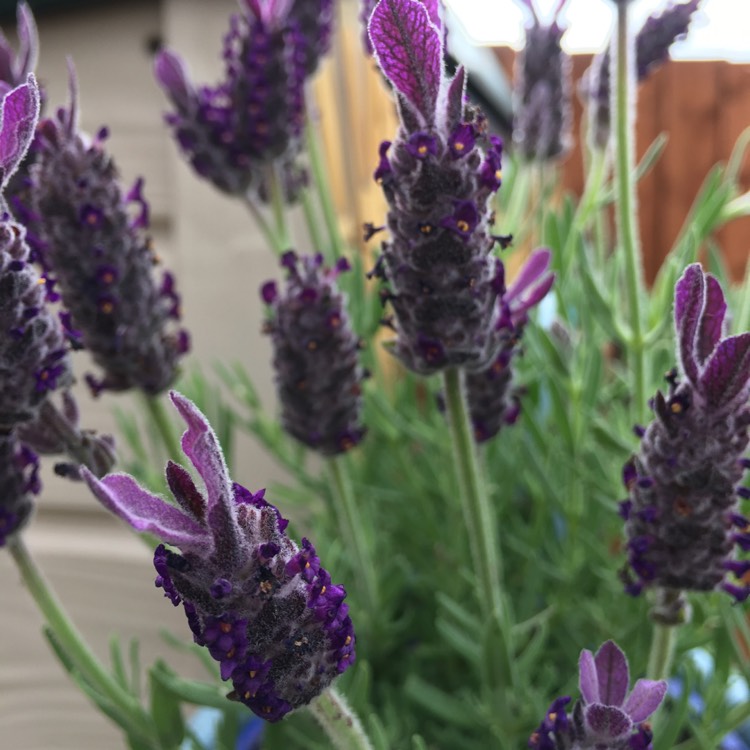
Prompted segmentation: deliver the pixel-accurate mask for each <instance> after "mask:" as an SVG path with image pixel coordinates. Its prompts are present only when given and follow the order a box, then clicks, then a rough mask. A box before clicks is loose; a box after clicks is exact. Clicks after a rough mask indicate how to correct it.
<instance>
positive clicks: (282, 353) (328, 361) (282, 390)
mask: <svg viewBox="0 0 750 750" xmlns="http://www.w3.org/2000/svg"><path fill="white" fill-rule="evenodd" d="M322 262H323V259H322V257H321V256H319V255H316V256H312V257H310V256H307V257H303V258H301V259H300V258H297V256H296V255H295V254H294V253H292V252H289V253H286V254H285V255H284V257H283V259H282V265H283V266H285V267H286V268H287V270H288V279H287V285H286V290H285V291H284V293H283V294H281V293H280V292H279V290H278V289H277V287H276V284H275V283H274V282H268V283H266V284H264V285H263V288H262V290H261V294H262V297H263V301H264V302H266V304H268V305H269V307H270V310H271V317H270V319H269V321H268V322H267V324H266V330H267V332H268V333H269V334H270V335H271V340H272V342H273V350H274V358H273V365H274V370H275V373H276V386H277V389H278V394H279V401H280V402H281V422H282V424H283V426H284V428H285V429H286V431H287V432H289V433H290V434H291V435H293V436H294V437H295V438H296V439H297V440H299V441H301V442H302V443H304V444H305V445H308V446H309V447H311V448H313V449H315V450H317V451H320V452H321V453H323V454H325V455H335V454H337V453H342V452H344V451H346V450H349V449H350V448H353V447H354V446H355V445H356V444H357V443H359V442H360V440H362V438H363V437H364V434H365V430H364V428H363V426H362V424H361V421H360V420H361V411H362V397H361V393H362V385H361V383H362V379H363V375H364V373H363V370H362V367H361V366H360V364H359V348H360V343H359V339H358V338H357V336H355V335H354V333H353V331H352V328H351V325H350V323H349V317H348V315H347V312H346V305H345V298H344V295H343V294H342V293H341V292H340V291H339V290H338V288H337V286H336V278H337V276H338V275H339V273H340V272H341V271H344V270H348V268H349V264H348V263H347V262H346V261H345V260H341V261H339V263H338V264H337V265H336V267H335V268H333V269H327V268H324V267H323V265H322Z"/></svg>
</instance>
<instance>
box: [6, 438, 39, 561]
mask: <svg viewBox="0 0 750 750" xmlns="http://www.w3.org/2000/svg"><path fill="white" fill-rule="evenodd" d="M40 487H41V485H40V483H39V459H38V458H37V456H36V454H35V453H34V451H32V450H31V449H30V448H28V447H27V446H25V445H23V444H22V443H20V442H19V441H18V439H17V438H16V436H15V434H14V432H13V431H11V432H9V433H7V434H3V433H0V547H3V546H5V543H6V542H7V541H8V538H9V537H10V536H11V535H12V534H15V533H16V532H17V531H20V530H21V529H22V528H23V526H24V525H25V524H26V522H27V521H28V520H29V518H30V517H31V513H32V510H33V507H34V506H33V502H32V499H31V496H32V495H35V494H37V493H38V492H39V490H40Z"/></svg>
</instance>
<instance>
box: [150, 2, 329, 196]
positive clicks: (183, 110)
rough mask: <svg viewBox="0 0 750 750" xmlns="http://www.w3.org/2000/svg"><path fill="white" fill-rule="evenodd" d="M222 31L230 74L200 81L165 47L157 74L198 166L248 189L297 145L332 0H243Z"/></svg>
mask: <svg viewBox="0 0 750 750" xmlns="http://www.w3.org/2000/svg"><path fill="white" fill-rule="evenodd" d="M241 5H242V13H240V14H235V15H233V16H232V18H231V20H230V27H229V31H228V32H227V34H226V36H225V38H224V50H223V58H224V61H225V78H224V80H223V81H222V82H220V83H219V84H217V85H216V86H201V87H196V86H194V85H193V84H192V83H191V82H190V80H189V76H188V71H187V68H186V66H185V63H184V62H183V60H182V59H181V58H180V57H179V56H178V55H176V54H174V53H172V52H169V51H165V52H162V53H161V54H160V55H159V57H158V58H157V60H156V67H155V72H156V78H157V80H158V81H159V83H160V84H161V86H162V88H163V89H164V91H165V93H166V94H167V96H168V97H169V98H170V100H171V102H172V104H173V106H174V108H175V111H174V112H173V113H172V114H170V115H168V117H167V122H168V123H169V124H170V125H171V126H172V128H173V130H174V133H175V137H176V139H177V141H178V143H179V144H180V147H181V148H182V150H183V152H184V153H185V155H186V156H187V158H188V160H189V161H190V163H191V165H192V166H193V168H194V169H195V171H196V172H197V173H198V174H199V175H200V176H201V177H203V178H205V179H207V180H209V181H210V182H212V183H213V184H214V185H215V186H216V187H217V188H219V189H220V190H222V191H224V192H226V193H230V194H232V195H245V194H246V193H247V191H248V190H249V189H251V188H253V189H255V188H257V187H258V182H259V180H260V179H261V172H262V168H263V165H264V164H265V163H268V162H269V161H271V160H274V159H276V158H278V157H280V156H285V157H286V158H290V157H292V156H293V155H294V154H295V153H296V152H297V151H298V150H299V143H300V135H301V133H302V128H303V125H304V85H305V81H306V79H307V78H308V77H309V76H310V75H311V73H313V72H314V70H315V68H316V67H317V64H318V61H319V59H320V57H321V55H322V54H323V53H324V52H326V51H327V50H328V47H329V45H330V36H331V25H332V19H333V2H332V0H315V1H314V2H312V1H311V0H270V1H269V2H261V0H242V2H241Z"/></svg>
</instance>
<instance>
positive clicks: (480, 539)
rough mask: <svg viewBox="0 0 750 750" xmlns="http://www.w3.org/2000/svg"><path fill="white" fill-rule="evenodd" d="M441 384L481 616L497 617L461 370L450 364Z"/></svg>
mask: <svg viewBox="0 0 750 750" xmlns="http://www.w3.org/2000/svg"><path fill="white" fill-rule="evenodd" d="M444 383H445V403H446V407H447V411H448V423H449V425H450V431H451V437H452V439H453V458H454V461H455V468H456V474H457V476H458V484H459V488H460V491H461V498H462V501H463V510H464V516H465V518H466V527H467V530H468V533H469V544H470V546H471V552H472V557H473V562H474V571H475V574H476V581H477V598H478V600H479V605H480V607H481V608H482V613H483V615H484V616H485V618H489V617H492V616H498V617H500V616H502V614H503V610H504V606H503V602H502V596H501V589H500V581H501V578H502V563H501V559H500V547H499V544H498V540H497V535H496V533H495V526H496V524H495V518H494V513H493V510H492V506H491V505H490V501H489V497H488V493H487V486H486V484H485V483H484V481H483V478H482V476H481V473H480V470H479V462H478V460H477V454H476V449H475V447H474V440H473V437H472V431H471V425H470V423H469V418H468V413H467V408H466V403H465V398H464V393H463V384H462V379H461V371H460V370H459V369H457V368H454V367H452V368H449V369H447V370H445V371H444Z"/></svg>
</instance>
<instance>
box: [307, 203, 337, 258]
mask: <svg viewBox="0 0 750 750" xmlns="http://www.w3.org/2000/svg"><path fill="white" fill-rule="evenodd" d="M302 210H303V211H304V212H305V223H306V224H307V232H308V234H309V235H310V242H311V243H312V246H313V248H314V250H315V252H321V253H323V255H324V256H327V253H325V252H324V251H325V249H326V248H325V245H324V243H323V236H322V235H321V233H320V229H319V227H318V217H317V216H316V214H315V207H314V206H313V204H312V200H311V196H310V191H309V190H308V189H305V190H303V191H302ZM326 260H327V261H330V260H331V259H330V258H328V257H326Z"/></svg>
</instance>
